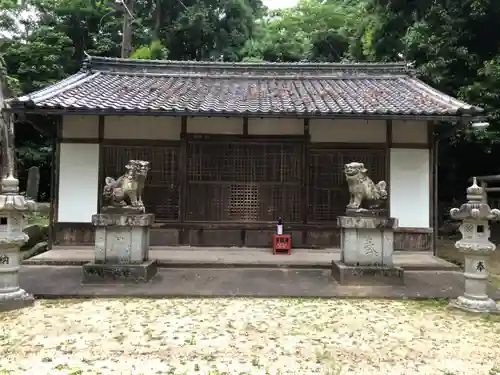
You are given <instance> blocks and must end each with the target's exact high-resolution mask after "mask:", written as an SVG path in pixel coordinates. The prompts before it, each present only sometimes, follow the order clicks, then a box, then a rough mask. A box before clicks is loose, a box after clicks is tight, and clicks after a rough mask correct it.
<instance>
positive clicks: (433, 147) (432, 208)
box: [427, 121, 439, 255]
mask: <svg viewBox="0 0 500 375" xmlns="http://www.w3.org/2000/svg"><path fill="white" fill-rule="evenodd" d="M427 131H428V142H427V144H428V147H429V225H430V227H431V228H432V241H431V242H432V243H431V248H432V253H433V254H434V255H436V254H437V238H438V230H439V205H438V203H439V199H438V145H439V139H438V137H437V134H436V132H435V124H434V122H432V121H429V122H428V123H427Z"/></svg>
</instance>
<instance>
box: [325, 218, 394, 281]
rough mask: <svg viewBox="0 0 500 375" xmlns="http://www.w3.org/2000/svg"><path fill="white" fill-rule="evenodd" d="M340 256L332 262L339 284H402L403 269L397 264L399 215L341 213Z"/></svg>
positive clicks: (338, 221) (338, 220) (339, 222)
mask: <svg viewBox="0 0 500 375" xmlns="http://www.w3.org/2000/svg"><path fill="white" fill-rule="evenodd" d="M337 224H338V225H339V227H340V228H341V250H342V253H341V259H340V261H339V262H335V261H334V262H332V276H333V277H334V278H335V279H336V280H337V281H338V282H339V283H340V284H353V285H377V284H403V283H404V278H403V269H402V268H400V267H395V266H394V263H393V259H392V254H393V251H394V229H395V228H396V227H397V224H398V223H397V219H394V218H388V217H382V216H380V215H378V214H374V215H370V216H368V215H365V216H362V215H360V214H353V215H349V216H340V217H338V219H337Z"/></svg>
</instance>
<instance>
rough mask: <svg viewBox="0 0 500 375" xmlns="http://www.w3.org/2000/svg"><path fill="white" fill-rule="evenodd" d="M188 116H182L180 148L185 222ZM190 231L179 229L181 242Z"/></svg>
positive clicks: (181, 206)
mask: <svg viewBox="0 0 500 375" xmlns="http://www.w3.org/2000/svg"><path fill="white" fill-rule="evenodd" d="M186 135H187V117H186V116H182V117H181V144H180V150H179V222H180V223H184V221H185V220H186V217H187V215H186V209H187V199H188V196H187V194H188V183H187V177H188V176H187V146H188V144H187V137H186ZM187 234H188V231H187V229H186V228H184V226H183V227H182V228H181V229H180V230H179V244H180V245H182V244H185V243H186V242H187Z"/></svg>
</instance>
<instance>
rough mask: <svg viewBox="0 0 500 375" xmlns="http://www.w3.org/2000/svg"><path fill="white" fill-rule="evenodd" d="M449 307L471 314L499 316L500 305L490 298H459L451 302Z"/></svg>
mask: <svg viewBox="0 0 500 375" xmlns="http://www.w3.org/2000/svg"><path fill="white" fill-rule="evenodd" d="M449 306H450V307H453V308H456V309H459V310H462V311H466V312H471V313H488V314H500V305H497V304H496V302H495V301H493V300H492V299H491V298H485V299H473V298H467V297H464V296H461V297H458V298H457V299H454V300H451V301H450V304H449Z"/></svg>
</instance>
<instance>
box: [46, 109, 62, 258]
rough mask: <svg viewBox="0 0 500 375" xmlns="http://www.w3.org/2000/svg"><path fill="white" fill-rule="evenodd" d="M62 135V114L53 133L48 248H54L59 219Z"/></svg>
mask: <svg viewBox="0 0 500 375" xmlns="http://www.w3.org/2000/svg"><path fill="white" fill-rule="evenodd" d="M61 137H62V116H57V117H56V119H55V131H54V132H53V133H52V137H51V141H52V152H51V160H50V161H51V166H50V175H51V177H50V211H49V238H48V241H47V242H48V244H47V245H48V246H47V247H48V249H49V250H52V247H53V245H54V242H55V235H56V233H55V222H56V220H57V207H58V206H59V204H58V200H59V163H60V159H61V158H60V153H61V151H60V150H61V148H60V146H59V145H60V142H61Z"/></svg>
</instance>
